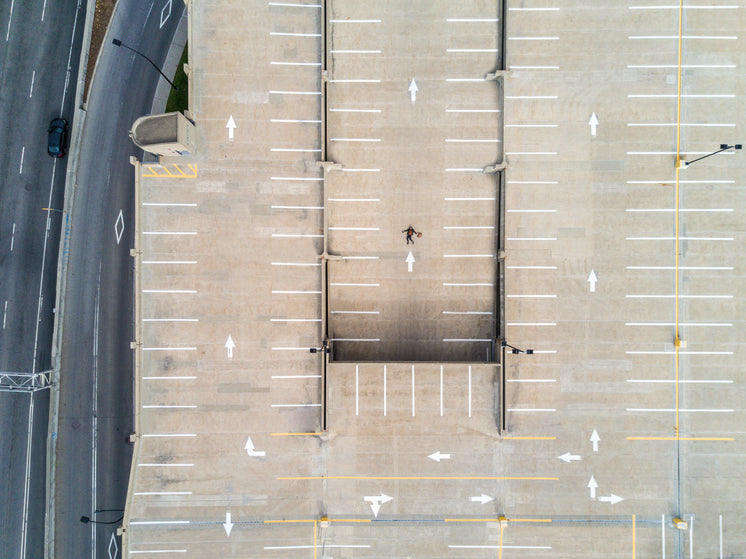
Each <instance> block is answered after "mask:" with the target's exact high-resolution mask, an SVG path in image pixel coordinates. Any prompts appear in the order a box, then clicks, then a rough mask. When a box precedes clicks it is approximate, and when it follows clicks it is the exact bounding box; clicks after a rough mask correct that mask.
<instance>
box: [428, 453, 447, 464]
mask: <svg viewBox="0 0 746 559" xmlns="http://www.w3.org/2000/svg"><path fill="white" fill-rule="evenodd" d="M428 458H430V459H431V460H435V461H436V462H440V461H441V460H450V459H451V455H450V454H444V453H442V452H441V451H437V452H433V453H432V454H430V455H428Z"/></svg>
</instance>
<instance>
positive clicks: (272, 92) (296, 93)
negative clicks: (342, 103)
mask: <svg viewBox="0 0 746 559" xmlns="http://www.w3.org/2000/svg"><path fill="white" fill-rule="evenodd" d="M269 93H270V95H321V92H320V91H277V90H272V91H270V92H269Z"/></svg>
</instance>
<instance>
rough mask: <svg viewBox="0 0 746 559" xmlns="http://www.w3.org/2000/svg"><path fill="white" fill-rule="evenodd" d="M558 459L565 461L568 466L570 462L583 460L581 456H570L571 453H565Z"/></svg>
mask: <svg viewBox="0 0 746 559" xmlns="http://www.w3.org/2000/svg"><path fill="white" fill-rule="evenodd" d="M557 458H559V459H560V460H564V461H565V462H567V463H568V464H569V463H570V462H574V461H577V460H582V458H581V457H580V456H578V455H577V454H570V453H569V452H565V453H564V454H563V455H561V456H558V457H557Z"/></svg>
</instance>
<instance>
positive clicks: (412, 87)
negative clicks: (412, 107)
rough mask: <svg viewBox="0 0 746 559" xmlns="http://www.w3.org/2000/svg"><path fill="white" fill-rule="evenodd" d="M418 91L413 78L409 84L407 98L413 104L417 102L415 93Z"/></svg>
mask: <svg viewBox="0 0 746 559" xmlns="http://www.w3.org/2000/svg"><path fill="white" fill-rule="evenodd" d="M419 90H420V88H419V87H417V83H416V82H415V81H414V78H412V81H411V82H409V98H410V100H411V101H412V103H414V102H415V101H417V92H418V91H419Z"/></svg>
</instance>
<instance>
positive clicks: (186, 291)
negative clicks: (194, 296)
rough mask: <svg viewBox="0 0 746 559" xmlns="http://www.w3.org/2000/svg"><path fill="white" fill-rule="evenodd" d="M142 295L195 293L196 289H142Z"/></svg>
mask: <svg viewBox="0 0 746 559" xmlns="http://www.w3.org/2000/svg"><path fill="white" fill-rule="evenodd" d="M142 292H143V293H197V290H196V289H143V290H142Z"/></svg>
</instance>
